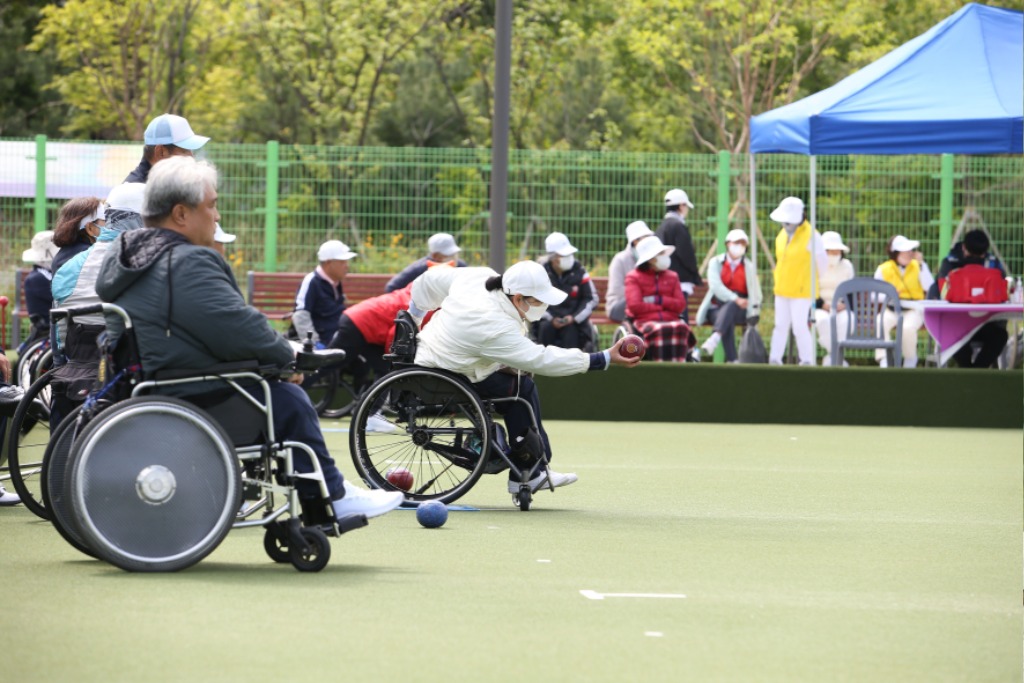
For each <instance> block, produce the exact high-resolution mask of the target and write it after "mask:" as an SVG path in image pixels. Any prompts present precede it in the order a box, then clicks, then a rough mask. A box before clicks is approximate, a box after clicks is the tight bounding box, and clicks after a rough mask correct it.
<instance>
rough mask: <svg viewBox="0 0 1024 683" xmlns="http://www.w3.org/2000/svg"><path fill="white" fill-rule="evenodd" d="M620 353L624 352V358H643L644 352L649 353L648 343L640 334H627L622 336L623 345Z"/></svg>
mask: <svg viewBox="0 0 1024 683" xmlns="http://www.w3.org/2000/svg"><path fill="white" fill-rule="evenodd" d="M619 353H620V354H622V357H623V358H643V357H644V354H645V353H647V344H645V343H644V340H643V338H642V337H640V336H639V335H635V334H627V335H626V336H625V337H623V338H622V346H620V347H619Z"/></svg>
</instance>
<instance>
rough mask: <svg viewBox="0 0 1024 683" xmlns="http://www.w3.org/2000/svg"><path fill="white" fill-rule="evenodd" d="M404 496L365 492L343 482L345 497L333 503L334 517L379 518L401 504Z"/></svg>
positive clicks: (382, 492)
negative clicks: (358, 516)
mask: <svg viewBox="0 0 1024 683" xmlns="http://www.w3.org/2000/svg"><path fill="white" fill-rule="evenodd" d="M403 500H404V496H403V495H402V493H401V492H399V491H380V490H377V489H374V490H373V491H367V490H366V489H361V488H359V487H358V486H356V485H355V484H350V483H349V481H348V480H347V479H346V480H345V497H344V498H342V499H341V500H336V501H334V503H333V505H334V516H335V517H337V518H338V519H341V518H343V517H351V516H352V515H366V517H367V518H370V517H380V516H381V515H383V514H386V513H388V512H391V511H392V510H394V509H395V508H396V507H398V506H399V505H401V504H402V501H403Z"/></svg>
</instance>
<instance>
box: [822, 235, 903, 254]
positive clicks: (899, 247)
mask: <svg viewBox="0 0 1024 683" xmlns="http://www.w3.org/2000/svg"><path fill="white" fill-rule="evenodd" d="M822 237H824V235H822ZM919 246H921V243H920V242H918V241H917V240H908V239H907V238H906V237H904V236H903V235H896V236H895V237H893V238H892V251H914V250H915V249H917V248H918V247H919Z"/></svg>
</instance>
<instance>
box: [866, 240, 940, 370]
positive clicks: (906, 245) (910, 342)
mask: <svg viewBox="0 0 1024 683" xmlns="http://www.w3.org/2000/svg"><path fill="white" fill-rule="evenodd" d="M920 246H921V243H920V242H918V241H917V240H911V239H907V238H906V237H904V236H903V235H896V236H895V237H893V238H892V239H890V240H889V244H888V249H887V251H888V252H889V258H888V259H887V260H886V261H885V262H884V263H882V264H881V265H879V266H878V268H877V269H876V270H875V279H876V280H884V281H885V282H888V283H889V284H890V285H892V286H893V287H895V288H896V291H897V293H899V297H900V301H920V300H922V299H924V298H925V295H926V292H927V291H928V288H929V287H931V286H932V284H933V283H934V282H935V277H934V276H933V275H932V272H931V270H929V269H928V264H927V263H925V260H924V256H923V255H922V254H921V251H920V249H919V247H920ZM902 314H903V342H902V344H903V347H902V350H903V367H905V368H916V367H917V332H918V330H920V329H921V328H922V327H923V326H924V311H923V310H922V309H920V308H911V307H903V308H902ZM896 322H897V318H896V314H895V313H894V312H893V311H891V310H889V309H888V308H887V309H886V310H884V311H882V329H883V330H885V336H886V337H888V336H889V335H890V334H891V333H892V331H893V330H894V329H896ZM875 360H877V361H878V364H879V365H881V366H882V367H885V366H886V365H888V359H887V358H886V354H885V351H884V350H881V349H880V350H879V351H876V352H875Z"/></svg>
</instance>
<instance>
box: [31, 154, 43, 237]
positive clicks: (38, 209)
mask: <svg viewBox="0 0 1024 683" xmlns="http://www.w3.org/2000/svg"><path fill="white" fill-rule="evenodd" d="M33 216H34V219H35V220H34V228H35V230H34V231H35V232H42V231H43V230H46V136H45V135H37V136H36V201H35V204H34V205H33Z"/></svg>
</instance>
